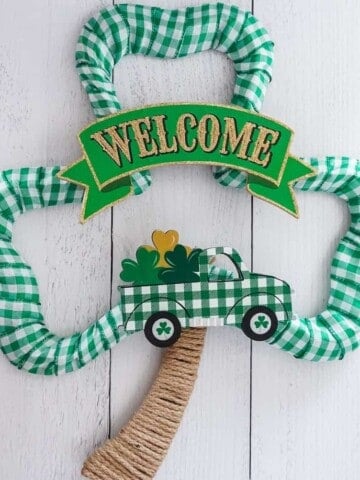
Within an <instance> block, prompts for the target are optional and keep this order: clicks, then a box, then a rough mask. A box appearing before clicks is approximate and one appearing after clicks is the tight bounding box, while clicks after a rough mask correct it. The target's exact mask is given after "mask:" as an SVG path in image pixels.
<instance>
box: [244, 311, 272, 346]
mask: <svg viewBox="0 0 360 480" xmlns="http://www.w3.org/2000/svg"><path fill="white" fill-rule="evenodd" d="M277 326H278V319H277V317H276V314H275V312H274V311H273V310H271V309H270V308H269V307H252V308H250V309H249V310H248V311H247V312H246V313H245V315H244V318H243V321H242V324H241V328H242V330H243V332H244V333H245V335H246V336H247V337H249V338H251V340H257V341H262V340H267V339H268V338H270V337H271V336H272V335H273V334H274V333H275V332H276V329H277Z"/></svg>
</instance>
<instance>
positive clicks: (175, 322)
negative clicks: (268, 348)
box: [120, 231, 292, 347]
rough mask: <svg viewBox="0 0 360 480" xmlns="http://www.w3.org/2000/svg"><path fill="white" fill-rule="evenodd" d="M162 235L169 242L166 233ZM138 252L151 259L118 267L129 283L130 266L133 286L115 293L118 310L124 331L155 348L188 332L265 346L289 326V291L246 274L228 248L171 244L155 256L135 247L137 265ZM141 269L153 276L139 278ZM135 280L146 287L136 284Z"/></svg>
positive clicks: (284, 285) (153, 251)
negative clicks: (238, 334) (214, 329)
mask: <svg viewBox="0 0 360 480" xmlns="http://www.w3.org/2000/svg"><path fill="white" fill-rule="evenodd" d="M171 232H174V231H171ZM175 233H177V232H175ZM154 234H155V232H154ZM156 235H157V237H158V236H159V232H156ZM164 235H167V236H168V237H171V238H172V239H173V238H174V235H172V236H171V235H169V232H166V234H164ZM153 237H154V235H153ZM176 238H178V237H176ZM164 248H167V249H168V250H167V251H165V252H164V251H163V250H164ZM144 250H145V252H146V251H148V253H149V254H150V253H151V255H152V258H153V261H152V262H142V264H140V262H139V263H138V264H136V262H135V261H133V260H129V259H126V260H124V261H123V262H122V266H123V271H122V273H121V274H120V277H121V278H122V279H123V280H126V281H129V280H130V278H129V265H130V263H131V262H132V263H131V270H132V271H133V272H136V275H135V273H134V279H133V286H124V287H121V304H122V309H123V315H124V320H125V329H126V330H127V331H129V332H133V331H139V330H144V333H145V336H146V338H147V339H148V340H149V341H150V342H151V343H152V344H153V345H155V346H157V347H168V346H170V345H172V344H173V343H175V342H176V341H177V340H178V338H179V337H180V335H181V329H182V328H188V327H209V326H225V325H227V326H234V327H238V328H241V329H242V330H243V332H244V333H245V335H247V336H248V337H249V338H251V339H252V340H268V339H270V338H271V337H272V336H273V335H274V334H275V332H276V331H277V329H278V327H279V325H280V324H284V323H285V322H288V321H290V320H291V315H292V313H291V289H290V286H289V285H288V284H287V283H286V282H284V281H282V280H280V279H278V278H275V277H271V276H267V275H260V274H256V273H251V272H249V270H248V269H247V268H246V266H245V264H244V263H243V261H242V259H241V257H240V255H239V254H238V252H237V251H236V250H234V249H233V248H230V247H215V248H208V249H205V250H201V249H190V248H189V247H185V246H183V245H179V244H177V243H176V244H175V242H174V241H172V244H171V245H170V244H169V245H166V242H165V245H164V244H162V250H159V251H158V250H156V249H154V248H153V247H146V246H145V247H144V246H143V247H139V249H138V251H137V253H136V257H137V259H140V258H142V257H143V256H144ZM217 255H226V256H227V257H228V258H229V259H230V260H231V261H232V263H233V264H234V267H235V270H236V274H235V275H234V274H233V273H232V272H228V271H227V270H224V269H220V268H217V267H215V266H214V265H212V264H211V260H212V258H213V257H215V256H217ZM160 259H161V260H160ZM141 265H147V268H149V266H151V268H153V271H152V272H148V271H144V272H142V270H141V268H142V266H141ZM141 277H142V278H144V279H151V283H147V284H145V285H143V284H141V281H140V279H141ZM283 326H284V325H283Z"/></svg>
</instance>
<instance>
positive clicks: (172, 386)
mask: <svg viewBox="0 0 360 480" xmlns="http://www.w3.org/2000/svg"><path fill="white" fill-rule="evenodd" d="M205 334H206V329H205V328H189V329H186V330H183V332H182V335H181V337H180V339H179V340H178V341H177V342H176V344H175V345H173V346H172V347H170V348H168V349H167V351H166V352H165V354H164V356H163V360H162V363H161V367H160V371H159V374H158V376H157V378H156V380H155V382H154V383H153V385H152V387H151V389H150V391H149V393H148V394H147V396H146V397H145V400H144V401H143V404H142V405H141V407H140V408H139V410H138V411H137V412H136V413H135V415H134V416H133V417H132V419H131V420H130V421H129V423H128V424H127V425H126V426H125V427H124V428H122V429H121V430H120V432H119V433H118V435H117V436H116V437H115V438H113V439H111V440H108V441H107V442H106V443H105V444H104V445H103V446H102V447H100V448H99V449H98V450H96V451H95V452H94V453H93V454H92V455H91V456H90V457H89V458H88V459H87V460H86V462H85V464H84V467H83V470H82V474H83V475H84V476H85V477H87V478H89V479H92V480H134V479H135V478H136V480H150V479H152V478H154V475H155V474H156V472H157V470H158V468H159V467H160V465H161V463H162V461H163V459H164V458H165V455H166V453H167V451H168V449H169V447H170V444H171V441H172V439H173V437H174V435H175V433H176V431H177V429H178V427H179V425H180V422H181V419H182V417H183V414H184V411H185V408H186V406H187V404H188V401H189V399H190V396H191V393H192V391H193V388H194V385H195V381H196V378H197V372H198V367H199V363H200V358H201V353H202V350H203V345H204V340H205Z"/></svg>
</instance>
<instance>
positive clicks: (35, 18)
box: [0, 0, 360, 480]
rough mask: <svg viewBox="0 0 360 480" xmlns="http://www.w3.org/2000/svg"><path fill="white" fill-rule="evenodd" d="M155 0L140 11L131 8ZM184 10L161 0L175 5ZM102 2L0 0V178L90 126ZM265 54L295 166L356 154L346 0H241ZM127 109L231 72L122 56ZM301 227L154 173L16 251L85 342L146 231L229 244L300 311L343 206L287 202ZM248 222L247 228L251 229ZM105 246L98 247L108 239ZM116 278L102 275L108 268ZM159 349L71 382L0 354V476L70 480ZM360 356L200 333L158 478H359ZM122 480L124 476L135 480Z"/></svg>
mask: <svg viewBox="0 0 360 480" xmlns="http://www.w3.org/2000/svg"><path fill="white" fill-rule="evenodd" d="M146 1H147V3H148V4H152V2H151V0H146ZM190 3H192V4H196V3H197V2H196V1H195V0H191V1H189V0H188V1H187V0H181V1H179V2H177V3H176V4H173V2H170V0H162V1H160V0H159V1H158V3H157V5H159V6H163V7H171V8H175V7H180V6H186V5H189V4H190ZM110 4H111V1H102V2H101V1H98V0H81V1H80V0H62V1H60V0H52V1H51V2H43V1H41V0H28V1H27V2H20V1H17V2H10V1H7V0H0V144H1V152H0V168H1V169H3V168H11V167H20V166H30V165H33V166H36V165H55V164H66V163H69V162H70V161H71V160H74V159H76V158H78V156H79V153H80V149H79V146H78V144H77V140H76V133H77V132H78V130H79V129H80V128H82V127H83V126H84V125H85V124H86V122H88V120H90V119H91V118H92V113H91V110H90V108H89V105H88V102H87V99H86V97H85V95H84V93H83V91H82V89H81V86H80V83H79V81H78V78H77V74H76V72H75V69H74V65H73V63H74V62H73V52H74V47H75V42H76V39H77V36H78V33H79V30H80V28H81V26H82V25H83V23H84V22H85V20H86V19H87V18H88V17H90V16H91V15H92V14H94V13H95V12H97V10H98V9H99V8H100V7H101V6H105V5H110ZM238 4H239V5H241V6H242V7H243V8H244V9H251V8H253V9H254V11H255V15H256V16H258V18H259V19H261V20H262V22H263V23H264V24H265V25H266V26H267V28H268V29H269V31H270V32H271V35H272V37H273V39H274V40H275V41H276V52H275V53H276V57H275V69H274V81H273V83H272V85H271V87H270V89H269V92H268V95H267V98H266V101H265V104H264V109H263V111H264V112H265V113H267V114H269V115H272V116H274V117H275V118H279V119H281V120H283V121H284V122H287V123H288V124H289V125H290V126H292V127H293V128H294V129H295V132H296V134H295V141H294V145H293V153H294V154H298V155H326V154H328V155H331V154H350V155H353V156H357V155H358V153H359V135H358V130H359V129H360V117H359V114H358V112H359V111H360V93H359V89H358V85H359V83H360V56H359V54H358V51H359V43H360V37H359V36H358V18H359V15H360V4H359V2H357V1H356V0H347V1H342V2H340V1H339V0H317V2H310V1H309V0H303V1H302V2H299V1H296V0H273V1H272V2H267V1H266V0H253V1H252V2H251V1H250V0H242V1H241V2H239V3H238ZM115 81H116V85H117V88H118V93H119V96H120V99H121V101H122V104H123V106H124V107H133V106H140V105H144V104H146V103H154V102H160V101H176V100H188V101H207V100H209V101H212V102H214V101H218V102H224V103H227V102H229V101H230V98H231V91H232V88H233V74H232V66H231V64H230V62H228V61H227V60H226V59H225V58H224V57H223V56H221V55H219V54H216V53H213V52H208V53H203V54H199V55H196V56H194V57H192V58H185V59H182V60H177V61H160V60H155V59H149V58H142V57H128V58H126V59H124V60H123V61H121V63H120V64H119V66H118V67H117V69H116V72H115ZM299 200H300V208H301V219H300V220H299V221H295V220H292V219H291V218H290V217H289V216H288V215H286V214H284V213H282V212H281V211H279V210H276V209H275V208H273V207H271V206H268V205H266V204H264V203H263V202H260V201H254V202H253V205H254V208H253V210H252V207H251V200H250V198H249V196H248V195H247V194H246V193H245V192H236V191H233V190H231V189H224V188H221V187H220V186H218V185H217V184H216V182H214V181H213V179H212V176H211V173H210V170H209V169H208V168H195V167H191V168H185V167H184V168H174V167H173V168H163V169H159V170H155V171H154V173H153V187H152V188H151V190H149V191H148V192H147V193H146V194H144V195H143V196H141V197H138V198H136V199H130V200H127V201H126V202H124V203H123V204H121V205H119V206H117V207H116V208H115V209H114V212H113V219H112V220H111V214H110V212H106V213H103V214H101V216H99V217H97V218H95V219H94V220H92V221H91V222H89V223H88V224H86V225H85V226H80V225H79V224H78V214H79V207H78V206H76V207H71V206H67V207H58V208H55V209H51V210H46V211H39V212H33V213H30V214H28V215H26V216H25V217H23V218H21V219H20V220H19V222H18V224H17V227H16V230H15V242H16V245H17V247H18V248H19V250H20V251H21V252H22V254H23V255H24V256H25V258H27V259H29V260H31V264H32V266H33V268H34V270H35V272H36V274H37V276H38V279H39V282H40V290H41V295H42V299H43V303H44V310H45V315H46V318H47V322H48V325H49V326H50V327H51V328H52V329H53V330H54V331H56V332H57V333H60V334H70V333H71V332H73V331H75V330H77V329H82V328H84V327H85V326H86V325H88V324H89V323H90V322H92V321H93V319H95V318H97V317H99V316H100V315H101V314H102V313H103V312H104V311H106V310H107V309H108V307H109V305H110V302H112V303H113V304H115V303H116V302H117V300H118V292H117V285H118V283H119V281H118V274H119V267H120V260H121V258H123V257H124V256H126V255H129V254H132V253H133V251H134V248H135V246H137V245H139V244H141V243H142V242H148V241H149V236H150V233H151V231H152V230H153V229H155V228H159V229H169V228H176V229H178V230H179V231H180V232H181V238H182V239H183V241H184V242H186V243H188V244H190V245H193V244H194V245H195V244H196V245H199V246H204V247H207V246H213V245H225V244H227V245H231V246H234V247H235V248H238V249H239V251H240V252H241V253H242V255H243V257H244V259H245V260H246V261H247V263H248V264H249V266H250V265H251V259H252V257H253V260H254V261H253V267H254V270H255V271H261V272H264V273H269V274H276V275H279V276H280V277H282V278H285V279H288V280H289V281H290V282H291V284H292V285H293V287H294V288H295V289H296V292H297V293H296V297H295V308H296V311H297V312H298V313H300V314H305V315H308V314H312V313H315V312H316V311H318V310H320V309H321V308H322V306H323V305H324V303H325V301H326V297H327V293H328V280H327V275H328V264H329V261H330V258H331V255H332V253H333V250H334V247H335V245H336V243H337V241H338V239H339V237H340V236H341V234H342V233H343V232H344V230H345V228H346V225H347V221H348V218H347V212H346V208H345V206H344V205H343V204H342V203H340V202H339V201H336V200H335V199H334V198H331V197H328V196H326V195H321V194H319V195H314V194H307V195H306V194H303V195H299ZM252 224H253V229H252V228H251V226H252ZM111 234H112V236H111ZM112 271H113V278H111V272H112ZM158 364H159V353H158V352H157V351H156V350H155V349H153V348H152V347H151V346H150V345H148V343H147V342H146V341H145V340H144V338H143V336H142V335H140V334H139V335H136V336H134V337H132V338H131V339H129V340H128V341H126V342H124V343H122V344H121V345H119V346H118V347H116V348H115V349H114V350H113V351H112V352H111V354H107V355H103V356H102V357H101V358H99V359H98V360H96V361H95V362H93V363H92V364H90V365H89V366H88V367H86V368H84V369H83V370H81V371H80V372H76V373H74V374H71V375H67V376H64V377H60V378H42V377H34V376H30V375H29V374H26V373H24V372H18V371H17V370H16V369H14V368H13V367H12V366H10V365H9V364H8V362H7V360H6V359H5V358H4V357H3V356H1V355H0V431H1V436H0V448H1V450H0V451H1V456H0V479H1V480H79V479H80V478H81V475H80V469H81V465H82V462H83V460H84V459H85V458H86V456H87V455H88V454H89V453H90V452H91V451H92V450H93V449H94V448H95V447H96V446H98V445H100V444H101V443H102V442H103V441H104V439H105V438H107V436H108V435H114V434H115V433H116V432H117V430H118V429H119V428H120V426H121V425H123V424H124V423H125V422H126V421H127V419H128V418H130V416H131V415H132V413H133V412H134V411H135V409H136V408H137V407H138V405H139V404H140V403H141V400H142V398H143V396H144V394H145V392H146V391H147V389H148V388H149V386H150V385H151V382H152V380H153V378H154V377H155V375H156V370H157V367H158ZM359 369H360V352H358V353H353V354H352V355H350V356H349V357H348V358H347V359H345V360H344V361H343V362H339V363H331V364H310V363H307V362H301V361H297V360H294V359H292V358H291V357H290V356H288V355H287V354H285V353H283V352H279V351H277V350H275V349H273V348H271V347H268V346H267V345H263V344H256V345H253V346H252V347H251V346H250V343H249V342H248V341H247V339H246V338H245V337H244V335H242V334H241V332H240V331H233V330H232V329H229V330H228V329H211V330H210V331H209V332H208V336H207V342H206V348H205V351H204V356H203V360H202V363H201V367H200V377H199V380H198V382H197V385H196V388H195V392H194V395H193V397H192V401H191V404H190V405H189V408H188V410H187V412H186V415H185V418H184V421H183V424H182V425H181V427H180V430H179V432H178V434H177V436H176V438H175V441H174V443H173V445H172V447H171V449H170V451H169V454H168V456H167V458H166V460H165V462H164V464H163V466H162V467H161V469H160V471H159V473H158V475H157V477H156V478H157V479H158V480H169V479H172V480H195V479H196V480H243V479H248V478H250V477H251V478H252V479H253V480H272V479H274V480H275V479H276V480H279V479H281V480H282V479H286V480H300V479H304V478H306V479H307V480H319V479H323V478H324V479H325V478H326V479H327V480H335V479H338V478H342V479H346V480H357V479H358V478H359V474H358V472H359V470H360V456H359V454H358V445H359V437H360V419H359V413H358V412H359V408H358V395H359V394H360V384H359V375H358V372H359ZM134 480H136V479H134Z"/></svg>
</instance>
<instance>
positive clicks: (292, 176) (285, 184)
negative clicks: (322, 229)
mask: <svg viewBox="0 0 360 480" xmlns="http://www.w3.org/2000/svg"><path fill="white" fill-rule="evenodd" d="M313 175H316V170H315V169H314V168H312V167H311V166H310V165H307V164H306V163H305V162H303V161H302V160H300V159H299V158H296V157H288V158H287V160H286V166H285V170H284V173H283V176H282V179H281V183H280V185H279V186H275V185H273V184H271V183H269V182H268V181H266V180H265V179H263V178H260V177H256V176H254V175H248V183H247V190H248V191H249V192H250V193H251V194H252V195H254V196H255V197H258V198H261V199H262V200H265V201H267V202H269V203H272V204H273V205H276V206H277V207H280V208H281V209H282V210H285V211H286V212H288V213H290V215H293V216H294V217H296V218H298V217H299V215H298V205H297V202H296V197H295V193H294V187H293V184H294V183H295V182H297V181H298V180H300V179H303V178H307V177H312V176H313Z"/></svg>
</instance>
